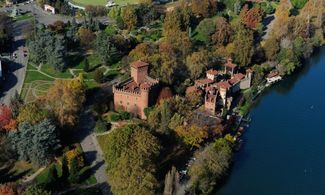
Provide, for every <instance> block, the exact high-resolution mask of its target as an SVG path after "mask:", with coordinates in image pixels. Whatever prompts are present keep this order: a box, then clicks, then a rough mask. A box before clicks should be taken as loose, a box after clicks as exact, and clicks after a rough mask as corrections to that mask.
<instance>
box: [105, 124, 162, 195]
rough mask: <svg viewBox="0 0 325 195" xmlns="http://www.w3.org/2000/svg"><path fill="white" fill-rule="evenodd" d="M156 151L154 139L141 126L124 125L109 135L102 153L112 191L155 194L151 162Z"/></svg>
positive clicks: (157, 144)
mask: <svg viewBox="0 0 325 195" xmlns="http://www.w3.org/2000/svg"><path fill="white" fill-rule="evenodd" d="M159 151H160V145H159V143H158V140H157V138H155V137H154V136H153V135H152V134H150V132H149V131H148V130H146V129H144V128H142V127H139V126H136V125H127V126H124V127H121V128H119V129H118V131H113V132H112V133H110V134H109V135H108V136H107V140H105V146H104V154H105V159H106V161H107V163H108V167H107V173H108V176H109V178H110V179H111V180H110V181H111V182H110V184H111V187H112V192H113V193H114V194H149V195H150V194H154V193H155V189H156V187H157V186H158V182H157V180H156V178H155V176H154V174H155V165H154V160H155V159H156V158H157V156H158V154H159ZM111 157H114V158H111Z"/></svg>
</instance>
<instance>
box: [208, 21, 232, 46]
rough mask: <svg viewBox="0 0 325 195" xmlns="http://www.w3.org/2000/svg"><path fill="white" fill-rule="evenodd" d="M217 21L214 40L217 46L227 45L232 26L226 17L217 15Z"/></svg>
mask: <svg viewBox="0 0 325 195" xmlns="http://www.w3.org/2000/svg"><path fill="white" fill-rule="evenodd" d="M215 23H216V24H215V27H216V29H215V32H214V34H213V35H212V41H213V43H214V44H216V46H225V45H226V44H227V43H228V42H229V38H230V35H231V27H230V25H229V24H228V22H227V20H226V19H225V18H224V17H217V18H216V19H215Z"/></svg>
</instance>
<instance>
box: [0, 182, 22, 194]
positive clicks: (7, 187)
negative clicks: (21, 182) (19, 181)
mask: <svg viewBox="0 0 325 195" xmlns="http://www.w3.org/2000/svg"><path fill="white" fill-rule="evenodd" d="M0 194H3V195H19V194H21V190H20V189H19V188H18V187H17V185H16V184H15V183H5V184H0Z"/></svg>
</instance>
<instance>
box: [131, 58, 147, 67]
mask: <svg viewBox="0 0 325 195" xmlns="http://www.w3.org/2000/svg"><path fill="white" fill-rule="evenodd" d="M148 65H149V64H148V63H147V62H143V61H141V60H138V61H134V62H132V63H131V67H133V68H141V67H144V66H148Z"/></svg>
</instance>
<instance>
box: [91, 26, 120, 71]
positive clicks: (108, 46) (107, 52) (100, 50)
mask: <svg viewBox="0 0 325 195" xmlns="http://www.w3.org/2000/svg"><path fill="white" fill-rule="evenodd" d="M94 45H95V48H96V51H97V52H96V54H97V55H98V56H99V58H100V59H101V61H102V63H103V64H104V65H109V64H111V63H112V62H113V61H114V58H115V57H116V48H115V46H114V45H113V44H112V43H111V40H110V37H109V36H108V35H107V34H106V33H105V32H100V33H99V34H98V35H97V38H96V40H95V42H94Z"/></svg>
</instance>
